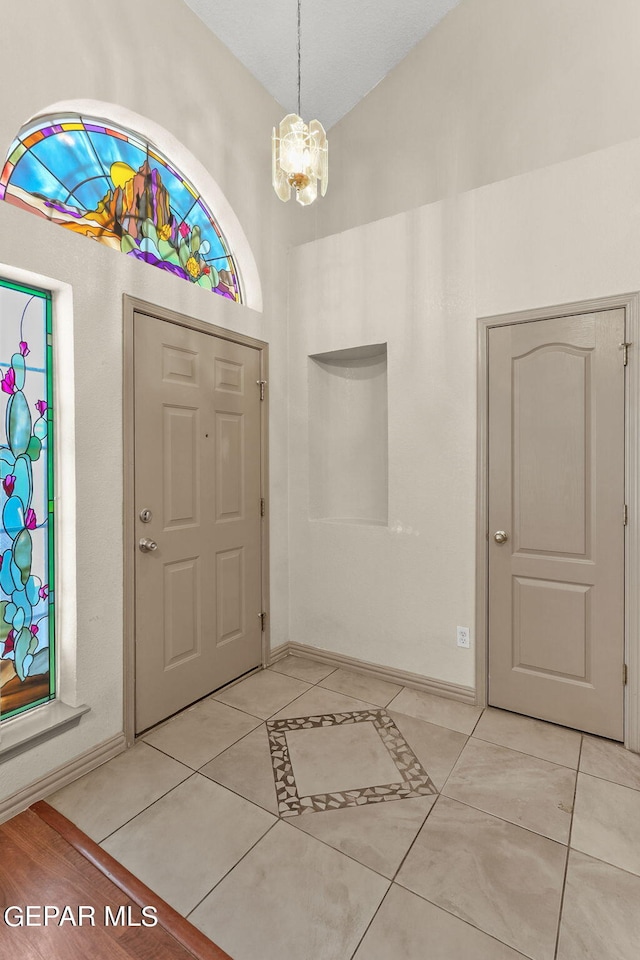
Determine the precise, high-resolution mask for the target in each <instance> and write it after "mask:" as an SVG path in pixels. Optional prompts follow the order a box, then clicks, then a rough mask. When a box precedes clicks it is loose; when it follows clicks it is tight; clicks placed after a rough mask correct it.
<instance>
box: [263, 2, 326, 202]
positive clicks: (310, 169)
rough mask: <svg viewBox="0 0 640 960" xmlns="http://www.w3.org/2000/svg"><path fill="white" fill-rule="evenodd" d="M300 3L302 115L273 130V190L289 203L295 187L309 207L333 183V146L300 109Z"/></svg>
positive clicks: (292, 116)
mask: <svg viewBox="0 0 640 960" xmlns="http://www.w3.org/2000/svg"><path fill="white" fill-rule="evenodd" d="M300 2H301V0H298V113H289V114H287V116H286V117H285V118H284V120H282V121H281V122H280V125H279V127H278V128H277V130H276V128H275V127H274V128H273V135H272V137H271V146H272V183H273V189H274V190H275V192H276V193H277V195H278V196H279V197H280V199H281V200H284V201H285V202H286V201H287V200H289V199H290V198H291V188H292V187H293V189H294V190H295V191H296V200H297V201H298V203H300V204H302V206H303V207H306V206H308V205H309V204H310V203H313V201H314V200H315V199H316V197H317V196H318V180H319V181H320V192H321V194H322V196H323V197H324V195H325V193H326V192H327V183H328V180H329V168H328V156H329V143H328V141H327V135H326V133H325V131H324V127H323V126H322V124H321V123H320V121H319V120H312V121H311V122H310V123H308V124H307V123H305V122H304V120H303V119H302V117H301V116H299V114H300V113H301V112H302V111H301V109H300Z"/></svg>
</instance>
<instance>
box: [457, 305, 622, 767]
mask: <svg viewBox="0 0 640 960" xmlns="http://www.w3.org/2000/svg"><path fill="white" fill-rule="evenodd" d="M619 308H622V309H624V311H625V331H626V339H627V341H629V342H630V343H631V344H632V346H631V349H630V350H629V363H628V366H627V368H626V377H625V411H624V416H625V492H626V497H625V499H626V502H627V505H628V508H629V519H628V524H627V528H626V532H625V533H626V535H625V663H626V664H627V670H628V681H627V686H626V688H625V690H624V694H623V695H624V698H625V711H624V732H625V740H624V744H625V747H627V749H629V750H633V751H635V752H640V596H639V594H640V591H639V590H638V588H637V584H638V583H640V469H639V464H638V457H639V456H640V435H639V434H640V362H639V360H638V358H639V356H640V351H639V350H638V347H640V293H638V292H635V293H628V294H619V295H615V296H611V297H602V298H598V299H594V300H583V301H577V302H575V303H565V304H562V305H560V306H550V307H542V308H539V309H535V310H520V311H517V312H514V313H508V314H498V315H496V316H490V317H479V318H478V368H477V369H478V381H477V410H478V422H477V496H476V503H477V514H476V643H475V647H476V702H477V703H478V705H479V706H483V707H484V706H486V705H487V687H488V672H489V671H488V657H489V643H488V616H489V604H488V590H489V541H488V537H489V530H488V520H489V483H488V415H489V409H488V387H489V370H488V342H489V330H490V329H491V328H492V327H502V326H507V325H511V324H515V323H531V322H532V321H535V320H552V319H555V318H558V317H569V316H578V315H580V314H583V313H600V312H603V311H606V310H616V309H619Z"/></svg>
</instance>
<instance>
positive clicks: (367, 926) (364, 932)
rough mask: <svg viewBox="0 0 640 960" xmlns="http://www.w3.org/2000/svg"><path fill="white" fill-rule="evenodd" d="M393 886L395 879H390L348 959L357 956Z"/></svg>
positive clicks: (350, 959)
mask: <svg viewBox="0 0 640 960" xmlns="http://www.w3.org/2000/svg"><path fill="white" fill-rule="evenodd" d="M385 879H388V877H387V878H385ZM392 887H393V881H391V880H389V886H388V887H387V889H386V890H385V892H384V896H383V898H382V900H381V901H380V903H379V904H378V906H377V907H376V909H375V910H374V911H373V916H372V917H371V919H370V920H369V923H368V924H367V925H366V927H365V929H364V931H363V933H362V936H361V937H360V939H359V940H358V942H357V943H356V948H355V950H354V951H353V953H352V954H351V956H350V958H347V960H354V957H355V955H356V953H357V952H358V950H359V949H360V947H361V945H362V941H363V940H364V938H365V937H366V935H367V934H368V932H369V928H370V927H371V924H372V923H373V921H374V920H375V918H376V917H377V916H378V912H379V910H380V908H381V907H382V904H383V903H384V902H385V900H386V899H387V897H388V896H389V893H390V891H391V888H392Z"/></svg>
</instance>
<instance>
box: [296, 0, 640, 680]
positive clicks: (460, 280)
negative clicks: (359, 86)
mask: <svg viewBox="0 0 640 960" xmlns="http://www.w3.org/2000/svg"><path fill="white" fill-rule="evenodd" d="M639 47H640V3H638V2H637V0H608V2H607V3H603V2H602V0H462V3H461V4H460V5H459V6H458V7H456V8H455V9H454V10H453V11H452V12H451V13H449V14H448V15H447V16H446V17H445V18H444V20H443V21H441V23H440V24H439V25H438V26H437V27H436V28H435V29H434V30H433V31H432V32H431V33H430V34H429V35H428V36H427V37H426V38H424V39H423V40H422V41H420V42H419V43H418V44H417V45H416V47H415V48H414V49H413V51H412V52H411V53H410V54H409V56H407V57H406V58H405V60H403V61H402V63H400V64H399V65H398V66H397V67H396V68H395V69H394V70H393V71H392V72H391V73H390V74H389V75H388V76H387V77H386V78H385V79H384V80H383V81H381V83H379V84H378V85H377V86H376V87H375V88H374V89H373V90H372V91H371V92H370V93H369V95H368V96H367V97H365V98H364V100H362V101H361V102H360V103H359V104H358V105H357V106H356V107H355V108H354V109H353V110H352V111H351V112H350V113H349V114H347V116H346V117H345V118H344V119H343V120H342V121H341V122H340V123H338V124H337V125H336V126H334V127H333V128H332V129H331V131H330V133H329V139H330V157H331V161H330V166H331V182H330V187H329V192H328V194H327V196H326V198H325V199H324V200H323V201H322V202H320V203H318V205H317V207H316V210H315V218H316V219H315V222H309V224H308V227H309V229H308V233H307V239H308V240H310V241H311V242H309V243H307V244H306V245H303V246H300V247H298V248H297V249H296V250H294V252H293V253H292V255H291V271H290V387H291V400H290V476H291V486H290V504H291V519H290V547H291V557H292V564H291V622H290V636H291V639H292V640H295V641H299V642H302V643H308V644H312V645H316V646H320V647H324V648H326V649H329V650H333V651H336V652H338V653H343V654H346V655H349V656H353V657H359V658H362V659H364V660H369V661H374V662H378V663H382V664H390V665H391V666H394V667H398V668H400V669H405V670H413V671H416V672H418V673H421V674H424V675H426V676H429V677H434V678H437V679H443V680H447V681H451V682H453V683H457V684H468V685H473V682H474V674H473V650H472V651H471V652H470V651H467V650H464V649H459V648H457V647H456V645H455V628H456V626H457V625H461V626H466V625H469V626H471V627H472V635H473V627H474V622H473V620H474V580H475V568H474V563H475V532H474V523H475V462H476V447H475V444H476V381H475V376H476V355H477V354H476V318H477V317H478V316H482V315H487V314H493V313H497V312H503V311H509V310H516V309H524V308H530V307H539V306H544V305H545V304H549V305H553V304H558V303H562V302H566V301H569V300H581V299H585V298H587V297H590V296H594V297H595V296H605V295H607V294H612V293H619V292H625V291H629V290H636V289H638V288H639V287H640V256H639V254H640V249H639V239H638V238H640V221H639V219H638V214H639V211H640V205H639V204H640V195H639V193H638V182H639V180H640V178H639V177H638V169H640V168H638V166H637V161H638V141H637V139H634V138H637V137H638V136H640V59H639V58H638V56H637V51H638V49H639ZM616 145H617V146H616ZM608 148H611V149H608ZM380 341H387V342H388V404H389V525H388V527H387V528H384V527H373V526H371V527H364V526H361V527H356V526H354V525H340V524H326V523H324V524H323V523H321V522H319V521H310V520H309V509H308V449H307V448H308V429H309V428H308V422H307V421H308V415H307V404H308V384H307V363H308V361H307V356H308V355H309V354H312V353H322V352H325V351H329V350H337V349H344V348H352V347H357V346H358V345H359V344H367V343H372V342H380Z"/></svg>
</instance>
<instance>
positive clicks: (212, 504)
mask: <svg viewBox="0 0 640 960" xmlns="http://www.w3.org/2000/svg"><path fill="white" fill-rule="evenodd" d="M134 365H135V390H134V393H135V511H136V541H137V543H138V542H139V541H140V540H148V541H151V543H152V544H153V543H156V544H157V549H152V550H146V551H144V552H143V550H141V549H140V548H139V546H138V549H137V550H136V558H137V559H136V610H135V640H136V668H135V669H136V686H135V689H136V732H138V733H139V732H140V731H142V730H145V729H147V728H148V727H150V726H152V725H153V724H154V723H157V722H158V721H160V720H163V719H164V718H165V717H168V716H170V715H171V714H173V713H175V712H176V711H177V710H180V709H182V707H185V706H186V705H187V704H190V703H193V702H194V701H195V700H198V699H199V698H200V697H203V696H206V695H207V694H208V693H211V692H212V691H213V690H215V689H217V688H218V687H220V686H222V685H223V684H225V683H228V682H229V681H231V680H233V679H235V678H236V677H238V676H240V675H241V674H243V673H245V672H246V671H247V670H250V669H251V668H252V667H256V666H258V665H259V664H260V662H261V655H262V651H261V636H262V633H261V621H260V616H259V615H260V613H261V611H262V599H261V517H260V512H261V511H260V492H261V491H260V439H261V438H260V390H259V387H258V385H257V382H256V381H259V380H260V352H259V350H258V349H255V348H253V347H250V346H245V345H241V344H238V343H233V342H231V341H228V340H224V339H221V338H220V337H217V336H211V335H209V334H206V333H201V332H198V331H195V330H192V329H189V328H187V327H183V326H179V325H177V324H174V323H169V322H167V321H164V320H160V319H158V318H156V317H150V316H146V315H144V314H140V313H136V314H135V318H134ZM143 511H149V519H148V520H147V522H145V521H144V520H143V519H142V515H143ZM143 546H144V545H143Z"/></svg>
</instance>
